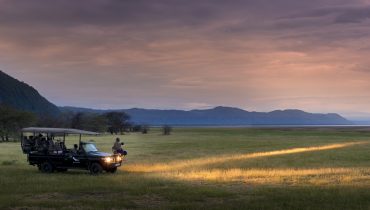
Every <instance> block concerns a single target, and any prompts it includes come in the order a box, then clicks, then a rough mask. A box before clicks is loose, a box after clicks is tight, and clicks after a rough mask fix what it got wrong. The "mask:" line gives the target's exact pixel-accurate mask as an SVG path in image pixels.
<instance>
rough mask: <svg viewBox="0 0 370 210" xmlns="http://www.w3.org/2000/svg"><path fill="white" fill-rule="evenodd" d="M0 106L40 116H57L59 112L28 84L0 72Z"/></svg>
mask: <svg viewBox="0 0 370 210" xmlns="http://www.w3.org/2000/svg"><path fill="white" fill-rule="evenodd" d="M0 104H5V105H8V106H11V107H14V108H16V109H20V110H24V111H30V112H34V113H36V114H40V115H44V114H47V115H57V114H59V113H60V110H59V109H58V107H57V106H55V105H54V104H52V103H51V102H49V101H48V100H47V99H45V98H44V97H43V96H41V95H40V94H39V92H38V91H37V90H35V89H34V88H33V87H31V86H29V85H28V84H26V83H24V82H21V81H19V80H17V79H14V78H13V77H11V76H9V75H7V74H5V73H4V72H2V71H0Z"/></svg>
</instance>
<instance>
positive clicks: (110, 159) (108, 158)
mask: <svg viewBox="0 0 370 210" xmlns="http://www.w3.org/2000/svg"><path fill="white" fill-rule="evenodd" d="M112 161H113V158H111V157H105V158H104V162H106V163H111V162H112Z"/></svg>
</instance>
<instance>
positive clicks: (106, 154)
mask: <svg viewBox="0 0 370 210" xmlns="http://www.w3.org/2000/svg"><path fill="white" fill-rule="evenodd" d="M88 154H89V155H91V156H96V157H110V156H112V155H111V154H109V153H106V152H89V153H88Z"/></svg>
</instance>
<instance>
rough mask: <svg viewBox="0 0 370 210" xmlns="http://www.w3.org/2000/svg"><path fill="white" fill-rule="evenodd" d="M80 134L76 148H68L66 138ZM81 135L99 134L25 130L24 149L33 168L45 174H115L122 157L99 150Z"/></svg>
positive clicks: (22, 142) (23, 134)
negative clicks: (87, 172)
mask: <svg viewBox="0 0 370 210" xmlns="http://www.w3.org/2000/svg"><path fill="white" fill-rule="evenodd" d="M70 135H79V143H78V145H77V144H75V145H74V148H73V149H68V148H66V146H65V139H66V136H70ZM82 135H94V136H96V135H99V133H95V132H90V131H83V130H77V129H67V128H38V127H30V128H23V129H22V135H21V139H22V141H21V146H22V151H23V153H24V154H27V161H28V162H29V164H30V165H33V166H37V167H38V169H39V170H40V171H41V172H43V173H52V172H54V171H58V172H65V171H67V170H68V169H83V170H89V171H90V173H91V174H99V173H101V172H103V171H106V172H110V173H115V172H116V171H117V167H120V166H121V164H122V159H123V156H121V155H119V154H113V155H112V154H109V153H104V152H100V151H98V149H97V148H96V146H95V144H94V143H93V142H92V141H88V142H86V141H82V140H81V138H82Z"/></svg>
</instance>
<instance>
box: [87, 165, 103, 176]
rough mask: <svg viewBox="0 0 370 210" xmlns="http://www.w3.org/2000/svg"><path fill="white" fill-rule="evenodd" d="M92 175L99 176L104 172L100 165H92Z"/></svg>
mask: <svg viewBox="0 0 370 210" xmlns="http://www.w3.org/2000/svg"><path fill="white" fill-rule="evenodd" d="M89 170H90V173H91V174H93V175H97V174H100V173H101V172H103V167H101V165H100V164H99V163H92V164H91V165H90V168H89Z"/></svg>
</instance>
